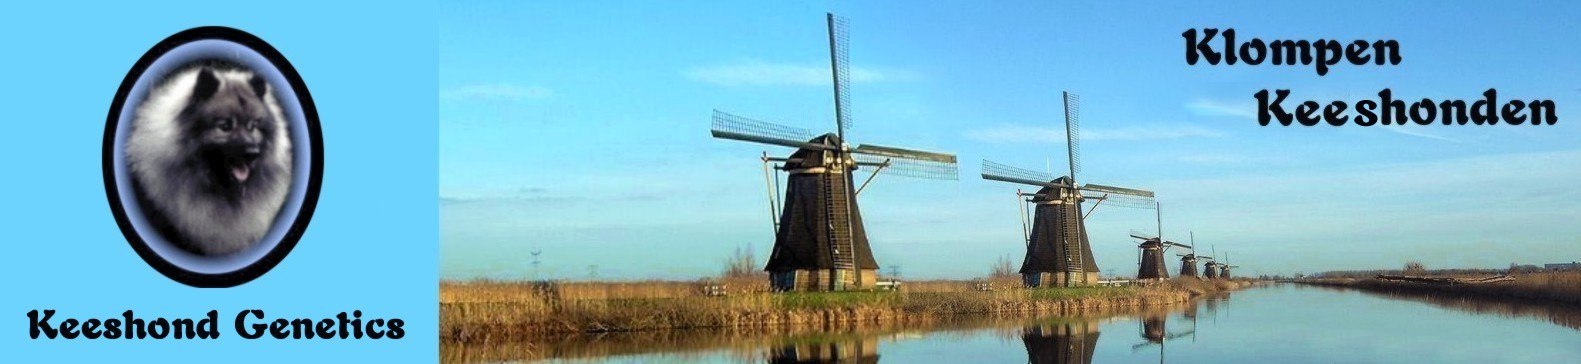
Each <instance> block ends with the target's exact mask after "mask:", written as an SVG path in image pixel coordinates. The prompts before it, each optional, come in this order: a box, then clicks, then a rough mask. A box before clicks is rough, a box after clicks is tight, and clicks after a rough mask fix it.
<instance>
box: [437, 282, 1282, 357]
mask: <svg viewBox="0 0 1581 364" xmlns="http://www.w3.org/2000/svg"><path fill="white" fill-rule="evenodd" d="M750 284H752V283H750V282H746V283H745V284H743V285H750ZM1250 284H1251V283H1250V282H1249V281H1223V280H1220V281H1201V280H1197V279H1190V278H1188V279H1173V280H1170V281H1168V282H1165V283H1162V284H1155V285H1149V286H1130V287H1084V288H1048V289H1022V288H1019V287H1018V285H1019V284H1018V283H1016V282H1015V281H1014V280H996V281H993V282H992V283H991V286H992V287H993V289H992V290H990V291H977V290H976V289H975V288H976V287H977V284H976V282H972V281H927V282H909V283H907V285H906V288H905V289H903V290H902V291H900V292H799V293H767V292H762V291H754V290H742V289H739V288H732V290H731V291H728V293H729V294H728V295H725V296H708V295H706V294H704V290H703V289H701V285H700V284H698V283H696V282H667V281H649V282H500V281H472V282H442V283H441V284H440V302H439V317H440V327H439V331H440V332H439V335H440V338H441V340H443V341H449V342H469V343H480V342H481V343H486V342H495V341H511V340H519V339H522V338H529V337H536V336H544V335H553V334H565V333H599V332H626V331H642V330H660V329H690V328H705V327H706V328H721V327H729V328H762V327H772V326H785V325H795V326H810V327H821V328H839V327H851V326H859V325H871V324H878V323H885V322H889V323H893V322H928V321H933V320H939V319H940V318H942V317H945V316H950V315H962V314H982V315H996V314H1016V315H1023V314H1064V313H1075V312H1083V311H1089V310H1100V309H1109V308H1120V307H1144V306H1163V305H1170V304H1175V303H1181V302H1186V301H1188V300H1190V299H1191V297H1193V296H1196V295H1201V294H1208V293H1215V292H1223V291H1230V290H1234V289H1238V288H1242V287H1245V286H1247V285H1250ZM727 286H728V285H727Z"/></svg>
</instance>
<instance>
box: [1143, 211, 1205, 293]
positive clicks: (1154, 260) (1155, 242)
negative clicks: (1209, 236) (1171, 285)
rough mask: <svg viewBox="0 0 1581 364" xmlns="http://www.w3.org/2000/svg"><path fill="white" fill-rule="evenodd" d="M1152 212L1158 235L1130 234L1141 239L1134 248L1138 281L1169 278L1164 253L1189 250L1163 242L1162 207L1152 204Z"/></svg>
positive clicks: (1179, 245) (1175, 244) (1176, 244)
mask: <svg viewBox="0 0 1581 364" xmlns="http://www.w3.org/2000/svg"><path fill="white" fill-rule="evenodd" d="M1153 211H1154V212H1155V213H1157V219H1158V220H1157V221H1158V225H1157V226H1158V235H1152V236H1149V235H1145V234H1142V233H1138V232H1134V231H1133V232H1131V237H1133V238H1137V239H1142V243H1141V244H1138V245H1137V246H1136V248H1137V249H1138V255H1139V256H1138V258H1137V269H1136V279H1138V280H1162V279H1167V278H1169V267H1168V266H1166V265H1165V262H1164V253H1165V252H1167V251H1169V248H1170V247H1181V248H1191V246H1188V245H1184V244H1180V243H1176V242H1173V241H1168V240H1164V238H1163V236H1164V215H1163V207H1162V206H1158V205H1157V204H1154V208H1153Z"/></svg>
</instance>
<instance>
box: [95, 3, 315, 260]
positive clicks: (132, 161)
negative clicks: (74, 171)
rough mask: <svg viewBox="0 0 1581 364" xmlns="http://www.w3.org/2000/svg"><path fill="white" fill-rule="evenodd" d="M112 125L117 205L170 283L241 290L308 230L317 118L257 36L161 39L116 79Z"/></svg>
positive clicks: (107, 156) (218, 31)
mask: <svg viewBox="0 0 1581 364" xmlns="http://www.w3.org/2000/svg"><path fill="white" fill-rule="evenodd" d="M106 123H107V125H106V127H105V135H104V156H103V158H104V160H103V164H104V166H103V168H104V184H105V191H106V194H107V195H108V197H109V201H110V209H111V211H112V212H113V213H114V214H115V219H116V222H117V223H118V224H119V226H120V229H121V232H122V234H124V235H125V236H126V240H127V241H128V242H129V243H130V244H131V246H132V249H133V250H134V251H136V252H137V255H138V256H140V257H142V259H143V260H144V261H146V262H148V264H149V265H150V266H152V267H153V268H154V269H155V270H157V271H159V272H160V273H161V274H164V275H165V276H166V277H169V278H170V279H172V280H175V281H177V282H181V283H184V284H187V285H191V286H197V287H231V286H235V285H239V284H242V283H246V282H248V281H251V280H253V279H256V278H258V277H259V276H261V275H263V274H264V273H265V272H268V271H269V270H270V269H272V268H274V266H275V265H276V264H278V263H279V262H280V260H281V259H284V258H285V256H286V254H288V253H290V252H291V250H292V248H293V247H295V245H296V243H297V240H299V239H300V238H301V237H302V234H303V232H304V231H305V230H306V229H307V225H308V220H309V219H310V218H311V217H312V215H313V207H314V205H315V204H316V202H317V200H318V190H319V184H320V180H321V177H322V174H323V145H322V140H321V138H320V135H319V125H318V115H317V113H316V111H315V109H314V107H313V101H312V98H311V97H310V96H309V95H308V91H307V87H306V84H305V83H304V82H303V81H302V79H301V76H300V75H298V74H297V72H296V70H295V69H294V68H292V67H291V64H290V63H289V62H287V61H286V58H285V57H284V56H283V55H281V54H280V52H279V51H277V50H275V49H274V48H273V47H271V46H269V44H268V43H265V42H264V41H263V40H262V39H259V38H258V37H256V36H253V35H252V34H248V33H246V32H243V31H241V30H237V29H233V28H226V27H201V28H193V29H188V30H185V31H182V32H180V33H176V34H175V35H172V36H170V37H168V38H165V39H164V40H163V41H160V42H159V43H158V44H156V45H154V47H153V48H152V49H150V50H149V51H148V52H147V53H145V54H144V55H143V56H142V58H140V59H138V60H137V63H136V64H134V65H133V66H132V69H131V71H130V72H128V73H127V75H126V78H125V79H124V80H122V81H121V85H120V88H119V89H118V90H117V91H116V93H115V99H114V100H113V101H112V104H111V106H110V113H109V117H108V120H107V122H106Z"/></svg>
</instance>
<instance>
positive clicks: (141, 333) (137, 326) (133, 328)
mask: <svg viewBox="0 0 1581 364" xmlns="http://www.w3.org/2000/svg"><path fill="white" fill-rule="evenodd" d="M121 318H122V319H124V320H123V321H122V322H123V323H124V324H125V325H126V335H125V336H123V337H125V338H127V339H131V338H132V334H133V333H136V334H137V338H138V339H142V338H145V337H148V325H147V324H146V323H144V322H143V319H140V318H133V317H132V310H126V312H122V313H121Z"/></svg>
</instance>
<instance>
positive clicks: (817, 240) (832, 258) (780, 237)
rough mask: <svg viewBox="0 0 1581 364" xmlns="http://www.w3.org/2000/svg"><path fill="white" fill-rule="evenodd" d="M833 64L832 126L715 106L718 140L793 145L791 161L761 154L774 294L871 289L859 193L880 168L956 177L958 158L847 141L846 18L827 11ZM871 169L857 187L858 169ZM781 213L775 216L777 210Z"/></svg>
mask: <svg viewBox="0 0 1581 364" xmlns="http://www.w3.org/2000/svg"><path fill="white" fill-rule="evenodd" d="M827 20H828V31H829V64H830V66H831V68H833V76H834V112H835V131H834V132H833V133H827V134H823V135H821V136H813V134H812V133H811V132H809V131H808V130H807V129H802V128H796V127H790V126H784V125H779V124H774V123H770V122H765V121H758V120H752V119H748V118H745V117H741V116H737V115H733V114H730V113H726V112H723V111H719V110H714V115H713V125H712V128H711V131H712V133H713V136H714V137H715V138H721V139H732V140H739V141H747V142H754V143H762V144H768V145H776V146H782V147H790V148H796V151H795V152H793V153H791V155H790V156H789V157H787V158H771V157H769V156H768V153H767V152H764V154H763V156H762V157H761V160H762V161H763V165H764V168H763V171H764V180H765V183H766V184H768V189H769V210H770V215H769V219H770V221H771V222H773V224H774V225H773V226H774V231H775V232H774V251H773V253H772V254H771V255H770V256H769V260H768V263H767V264H766V265H765V267H764V270H766V271H768V272H769V279H770V282H771V286H772V287H773V288H774V289H775V290H777V291H790V290H845V289H851V288H864V287H873V286H875V285H876V284H877V281H878V262H877V261H876V260H875V259H874V258H873V254H872V251H871V249H870V248H869V247H868V240H867V233H866V230H865V229H864V228H863V226H862V215H861V213H860V211H859V209H858V208H857V204H856V196H857V194H859V193H861V192H862V190H864V189H865V188H866V187H867V184H868V183H869V182H872V181H873V177H877V176H878V173H879V172H882V171H886V170H887V171H891V173H892V174H895V175H900V176H909V177H919V178H932V179H955V178H956V167H955V156H954V155H951V154H945V153H935V152H926V151H919V150H910V149H902V148H894V147H885V146H878V145H871V144H861V145H857V146H856V147H855V148H852V147H850V146H848V145H847V144H846V136H847V135H846V130H847V129H850V128H851V124H852V123H851V109H850V107H851V106H850V104H851V100H850V90H851V89H850V82H849V74H850V72H849V71H848V68H849V67H848V66H847V64H848V58H849V53H848V52H847V45H846V43H847V42H846V39H847V33H846V29H845V24H846V22H845V19H843V18H839V17H836V16H834V14H828V17H827ZM771 164H772V166H773V169H774V170H775V171H776V172H775V173H774V175H776V176H777V175H778V171H785V172H788V173H789V176H787V177H786V178H785V181H786V186H785V197H784V200H783V201H775V199H774V195H775V193H776V192H777V191H778V189H779V187H778V185H777V184H778V182H779V178H778V177H770V175H769V170H770V165H771ZM858 167H869V168H873V171H872V174H870V175H869V176H868V177H867V179H866V180H865V181H863V182H862V184H861V185H860V186H857V185H856V183H855V182H856V180H855V179H854V178H853V173H852V172H853V171H855V170H856V169H857V168H858ZM781 202H783V205H784V206H783V207H781V206H779V205H780V203H781ZM775 213H778V215H775Z"/></svg>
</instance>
